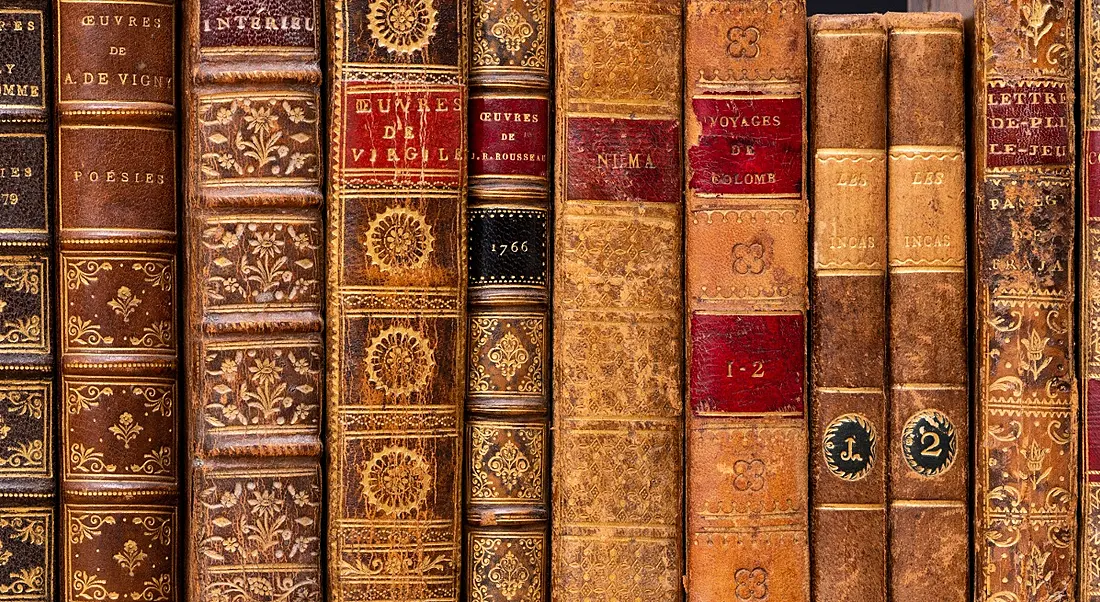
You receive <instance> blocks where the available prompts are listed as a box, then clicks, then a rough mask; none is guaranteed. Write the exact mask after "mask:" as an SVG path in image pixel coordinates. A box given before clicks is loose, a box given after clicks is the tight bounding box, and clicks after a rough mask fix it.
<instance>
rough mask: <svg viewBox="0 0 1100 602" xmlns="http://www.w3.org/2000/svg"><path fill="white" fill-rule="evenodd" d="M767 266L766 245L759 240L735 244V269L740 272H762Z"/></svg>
mask: <svg viewBox="0 0 1100 602" xmlns="http://www.w3.org/2000/svg"><path fill="white" fill-rule="evenodd" d="M766 267H767V262H766V261H765V260H764V245H762V244H760V243H758V242H752V243H737V244H735V245H733V271H734V272H736V273H738V274H742V275H744V274H760V273H762V272H763V271H764V268H766Z"/></svg>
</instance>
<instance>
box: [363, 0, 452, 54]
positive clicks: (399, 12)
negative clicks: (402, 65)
mask: <svg viewBox="0 0 1100 602" xmlns="http://www.w3.org/2000/svg"><path fill="white" fill-rule="evenodd" d="M436 14H437V13H436V10H435V7H434V6H432V0H374V2H371V3H370V14H369V15H368V16H367V27H368V28H369V29H370V32H371V35H373V36H374V39H375V41H377V42H378V45H379V46H381V47H383V48H385V49H386V50H388V51H390V52H396V53H397V54H401V55H410V54H412V53H414V52H417V51H420V50H424V49H425V48H427V46H428V40H430V39H431V37H432V36H433V35H435V26H436Z"/></svg>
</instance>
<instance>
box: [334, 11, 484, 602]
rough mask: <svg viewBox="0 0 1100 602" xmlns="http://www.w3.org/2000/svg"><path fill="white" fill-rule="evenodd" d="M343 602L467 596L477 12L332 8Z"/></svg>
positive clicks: (337, 579) (338, 578) (338, 558)
mask: <svg viewBox="0 0 1100 602" xmlns="http://www.w3.org/2000/svg"><path fill="white" fill-rule="evenodd" d="M326 7H327V10H328V16H327V18H328V24H329V28H328V31H329V55H330V56H329V58H330V63H329V68H330V69H331V71H330V73H329V79H330V80H331V83H332V89H331V97H330V98H331V102H330V103H329V114H328V119H329V123H330V124H331V126H330V128H329V156H330V166H329V168H330V170H331V171H330V173H329V178H330V181H331V188H330V189H329V196H328V211H327V213H328V233H329V235H328V280H327V282H328V291H327V293H326V299H327V300H326V316H327V320H328V326H327V329H326V340H327V345H326V354H327V359H328V364H327V365H328V372H327V376H328V382H327V387H326V390H327V398H328V405H327V414H326V420H327V424H328V434H327V435H326V439H327V442H328V449H327V455H328V486H329V489H328V493H327V496H328V502H327V510H328V527H327V531H328V533H327V542H326V543H327V545H328V553H329V556H328V558H327V561H326V562H327V563H328V567H329V571H328V583H327V588H328V589H329V591H330V592H331V597H330V599H331V601H332V602H355V601H366V600H393V601H411V600H424V601H428V600H430V601H432V602H442V601H448V600H457V599H458V597H459V594H460V587H459V586H460V583H461V581H460V579H461V570H462V564H461V558H460V557H461V548H462V541H461V535H462V515H461V510H462V499H461V488H462V481H461V477H462V474H463V469H462V454H463V449H462V439H461V427H462V414H463V407H464V400H465V392H466V387H465V383H466V353H465V349H466V323H465V319H466V294H465V290H466V193H465V187H466V152H467V148H466V97H467V88H466V78H467V72H466V56H467V51H468V49H467V46H466V39H465V37H466V35H465V32H466V31H467V29H468V27H469V14H468V12H467V5H466V4H465V2H464V0H339V1H337V0H332V1H330V2H327V3H326Z"/></svg>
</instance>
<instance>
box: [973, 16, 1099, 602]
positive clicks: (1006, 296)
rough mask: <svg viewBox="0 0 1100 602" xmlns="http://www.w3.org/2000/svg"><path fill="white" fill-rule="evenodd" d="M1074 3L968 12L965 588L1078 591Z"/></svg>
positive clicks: (982, 592)
mask: <svg viewBox="0 0 1100 602" xmlns="http://www.w3.org/2000/svg"><path fill="white" fill-rule="evenodd" d="M1074 5H1075V3H1074V2H1070V1H1067V0H1055V1H1052V0H1040V1H1031V0H1026V1H1025V0H1014V1H1011V2H1005V1H1004V0H979V1H978V2H977V3H976V7H975V8H976V12H975V17H974V36H975V43H976V48H975V53H974V58H975V66H974V68H975V74H974V78H973V82H974V84H973V85H974V89H973V98H974V107H973V109H974V112H973V119H972V121H971V123H972V126H971V129H972V132H973V136H974V139H973V148H974V203H973V206H974V230H975V232H974V238H975V243H974V257H973V262H974V268H975V272H974V274H975V283H974V306H975V318H974V319H975V326H976V329H975V335H974V336H975V339H976V340H975V348H974V353H975V356H974V357H975V361H974V370H975V376H974V378H975V386H976V394H975V397H976V401H977V408H976V410H975V417H976V420H977V424H976V425H975V427H974V433H975V434H976V437H977V441H976V442H975V445H974V449H975V450H976V453H977V457H976V458H975V461H974V466H975V471H976V472H975V474H974V498H973V499H974V502H973V503H974V535H975V537H974V551H975V559H974V574H975V576H976V578H975V580H974V581H975V583H974V590H975V591H974V595H975V598H976V599H979V600H1021V601H1023V600H1063V601H1066V602H1071V601H1072V600H1074V599H1075V598H1076V595H1077V590H1078V587H1077V521H1076V517H1077V486H1078V482H1077V479H1078V461H1079V457H1078V441H1077V434H1078V397H1077V380H1076V378H1075V376H1074V373H1075V368H1076V367H1075V365H1074V362H1075V361H1076V360H1075V356H1074V346H1075V341H1074V339H1075V337H1076V334H1077V330H1076V329H1075V328H1074V323H1073V311H1074V308H1073V300H1074V278H1073V248H1074V243H1073V238H1074V224H1075V198H1074V151H1075V144H1076V143H1075V140H1076V138H1075V129H1074V111H1073V106H1074V94H1075V78H1076V75H1077V72H1076V69H1075V66H1074V55H1075V52H1074V49H1075V44H1074V26H1075V11H1074Z"/></svg>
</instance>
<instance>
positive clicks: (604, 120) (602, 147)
mask: <svg viewBox="0 0 1100 602" xmlns="http://www.w3.org/2000/svg"><path fill="white" fill-rule="evenodd" d="M566 129H567V131H566V136H567V143H566V144H567V148H566V152H567V153H569V169H568V171H567V174H566V192H567V194H568V198H570V199H578V200H612V201H648V202H655V203H679V202H680V198H681V194H680V178H681V174H680V171H681V167H680V127H679V124H678V123H677V122H676V120H674V119H619V118H616V117H570V118H569V119H568V121H567V123H566Z"/></svg>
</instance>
